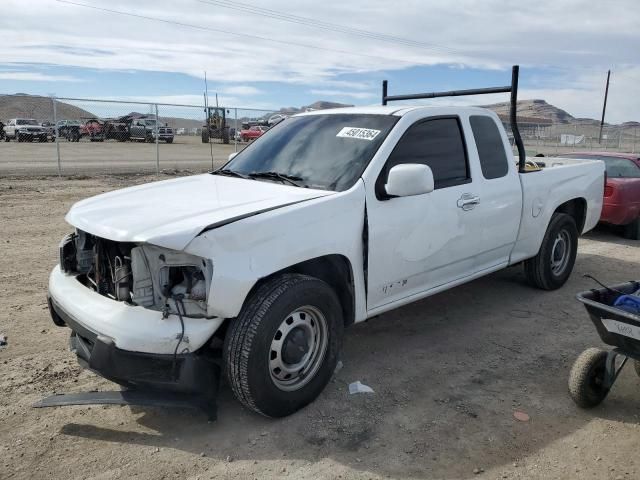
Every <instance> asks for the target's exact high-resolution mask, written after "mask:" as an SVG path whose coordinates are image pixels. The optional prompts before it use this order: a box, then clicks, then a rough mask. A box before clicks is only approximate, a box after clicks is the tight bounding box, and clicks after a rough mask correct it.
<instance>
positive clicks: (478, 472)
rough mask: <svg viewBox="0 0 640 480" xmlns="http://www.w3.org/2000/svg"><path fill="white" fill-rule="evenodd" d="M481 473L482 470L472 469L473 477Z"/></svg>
mask: <svg viewBox="0 0 640 480" xmlns="http://www.w3.org/2000/svg"><path fill="white" fill-rule="evenodd" d="M482 472H484V468H474V469H473V474H474V475H480V474H481V473H482Z"/></svg>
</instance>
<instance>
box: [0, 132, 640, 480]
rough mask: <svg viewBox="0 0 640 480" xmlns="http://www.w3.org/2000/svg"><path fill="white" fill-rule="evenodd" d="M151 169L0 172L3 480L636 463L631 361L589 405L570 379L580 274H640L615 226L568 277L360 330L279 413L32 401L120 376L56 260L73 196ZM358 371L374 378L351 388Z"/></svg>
mask: <svg viewBox="0 0 640 480" xmlns="http://www.w3.org/2000/svg"><path fill="white" fill-rule="evenodd" d="M43 146H44V145H43ZM155 178H156V177H143V176H129V177H94V178H87V177H77V178H64V177H63V178H56V177H49V178H44V177H42V178H28V179H27V178H20V177H13V178H0V221H1V222H2V224H1V227H0V231H1V232H2V237H1V240H2V241H1V242H0V249H1V250H0V262H1V263H0V311H2V312H3V313H2V315H0V334H4V335H7V336H8V345H7V346H5V347H0V392H2V395H0V424H1V425H2V428H0V478H2V479H4V478H7V479H8V478H11V479H30V480H32V479H39V478H65V479H76V478H77V479H81V478H82V479H88V478H90V479H129V478H154V479H160V478H187V479H196V478H199V479H213V478H237V479H247V478H248V479H253V478H256V479H271V478H292V479H317V478H322V479H324V478H327V479H329V478H330V479H338V478H341V479H369V478H373V479H378V478H412V479H414V478H416V479H417V478H447V479H453V478H482V479H484V478H487V479H489V478H491V479H494V478H519V479H525V478H526V479H532V478H533V479H536V478H548V479H558V478H576V479H589V478H593V479H625V480H626V479H638V478H640V460H638V457H637V446H638V438H639V435H640V429H639V428H638V423H639V421H640V402H639V401H638V400H639V398H638V395H637V393H638V387H640V380H639V379H638V378H637V377H636V375H635V373H634V372H633V369H631V368H626V369H625V370H624V371H623V372H622V375H621V377H620V378H619V380H618V382H617V384H616V385H615V387H614V389H613V391H612V392H611V394H610V396H609V398H608V399H607V400H606V401H605V402H604V403H603V404H602V405H601V406H599V407H598V408H596V409H594V410H591V411H582V410H579V409H578V408H576V407H575V406H574V404H573V403H572V402H571V400H570V399H569V397H568V395H567V387H566V383H567V376H568V372H569V368H570V366H571V363H572V362H573V360H574V359H575V357H576V356H577V355H578V354H579V352H581V351H582V350H583V349H585V348H587V347H589V346H597V345H600V341H599V338H598V337H597V334H596V332H595V330H594V328H593V326H592V324H591V323H590V321H589V320H588V316H587V314H586V311H585V310H584V308H583V307H582V306H581V304H579V303H578V302H577V301H576V300H575V298H574V295H575V293H576V292H579V291H582V290H585V289H588V288H591V287H592V286H593V284H592V282H591V281H589V280H587V279H584V278H582V277H581V274H583V273H591V274H593V275H595V276H596V277H598V278H599V279H601V280H602V281H604V282H612V283H613V282H619V281H625V280H628V279H634V278H639V277H640V273H639V268H638V267H639V264H640V249H639V248H638V246H637V245H638V244H637V242H633V241H627V240H623V239H621V238H619V237H617V236H616V235H615V234H613V233H612V232H608V231H596V232H593V233H590V234H589V235H587V236H586V237H584V238H583V239H581V241H580V250H579V254H578V259H577V263H576V268H575V271H574V275H573V276H572V278H571V279H570V281H569V282H568V283H567V285H566V286H565V287H563V288H562V289H560V290H558V291H555V292H541V291H537V290H534V289H532V288H529V287H528V286H527V285H526V284H525V282H524V276H523V274H522V271H521V269H520V268H510V269H507V270H505V271H502V272H498V273H496V274H493V275H490V276H488V277H486V278H483V279H480V280H476V281H474V282H472V283H469V284H467V285H464V286H461V287H458V288H456V289H453V290H451V291H448V292H444V293H442V294H438V295H435V296H433V297H431V298H429V299H426V300H422V301H419V302H417V303H415V304H413V305H410V306H407V307H404V308H401V309H398V310H396V311H394V312H391V313H388V314H385V315H382V316H380V317H377V318H375V319H372V320H370V321H368V322H365V323H362V324H358V325H355V326H353V327H351V328H349V329H348V330H347V332H346V335H345V347H344V352H343V356H342V361H343V363H344V367H343V368H342V369H341V370H340V371H339V372H338V373H337V374H336V375H335V377H334V379H333V380H332V382H331V383H330V384H329V386H328V387H327V388H326V390H325V391H324V392H323V394H322V395H321V396H320V398H319V399H318V400H317V401H316V402H314V403H313V404H312V405H310V406H309V407H307V408H305V409H303V410H302V411H300V412H298V413H297V414H295V415H292V416H291V417H288V418H285V419H280V420H269V419H266V418H262V417H260V416H257V415H255V414H252V413H250V412H248V411H246V410H244V409H243V408H242V407H241V406H240V405H239V404H238V403H237V402H236V401H235V400H234V398H233V396H232V394H231V392H230V390H229V389H228V387H227V386H225V385H223V386H222V388H221V392H220V398H219V420H218V421H217V422H214V423H208V422H207V420H206V418H205V417H204V416H203V415H201V414H200V413H197V412H190V411H176V410H169V409H159V408H155V409H154V408H147V409H143V408H133V407H119V406H108V407H107V406H105V407H103V406H92V407H60V408H56V409H33V408H31V405H32V404H33V403H34V402H35V401H37V400H39V399H40V398H42V397H43V396H46V395H49V394H52V393H53V392H72V391H88V390H92V389H105V390H106V389H111V388H113V387H114V386H113V384H110V383H109V382H108V381H106V380H103V379H101V378H99V377H97V376H96V375H94V374H92V373H90V372H88V371H84V370H82V369H81V368H80V367H79V366H78V365H77V363H76V361H75V359H74V356H73V355H72V354H71V353H70V352H69V351H68V350H67V338H68V334H69V331H68V330H67V329H64V328H57V327H55V326H54V325H53V324H52V323H51V321H50V319H49V315H48V312H47V308H46V302H45V294H46V288H47V276H48V273H49V271H50V270H51V268H52V267H53V266H54V264H55V263H56V258H57V246H58V242H59V240H60V238H61V237H62V236H63V235H64V234H65V233H67V232H68V231H69V229H70V227H69V226H68V225H66V224H65V222H64V220H63V217H64V214H65V212H66V211H67V210H68V208H69V207H70V206H71V204H72V203H73V202H75V201H77V200H79V199H81V198H84V197H87V196H90V195H94V194H97V193H100V192H103V191H108V190H112V189H115V188H120V187H123V186H126V185H131V184H134V183H141V182H144V181H150V180H153V179H155ZM356 380H360V381H362V382H363V383H365V384H367V385H369V386H371V387H372V388H373V389H374V390H375V393H373V394H366V395H364V394H363V395H349V394H348V384H349V383H350V382H353V381H356ZM517 410H520V411H524V412H526V413H527V414H528V415H529V416H530V420H529V421H528V422H520V421H517V420H516V419H515V418H514V416H513V414H514V412H515V411H517Z"/></svg>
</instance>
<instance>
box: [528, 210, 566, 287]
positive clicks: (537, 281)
mask: <svg viewBox="0 0 640 480" xmlns="http://www.w3.org/2000/svg"><path fill="white" fill-rule="evenodd" d="M577 251H578V229H577V228H576V222H575V220H574V219H573V217H572V216H570V215H567V214H566V213H554V214H553V216H552V217H551V221H550V222H549V226H548V227H547V231H546V233H545V234H544V238H543V239H542V245H541V246H540V251H539V252H538V255H536V256H535V257H533V258H530V259H528V260H525V262H524V271H525V275H526V276H527V280H528V282H529V283H530V284H531V285H533V286H534V287H537V288H541V289H543V290H556V289H558V288H560V287H561V286H563V285H564V284H565V282H566V281H567V279H568V278H569V276H570V275H571V272H572V270H573V265H574V264H575V262H576V253H577Z"/></svg>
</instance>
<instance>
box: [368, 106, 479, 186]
mask: <svg viewBox="0 0 640 480" xmlns="http://www.w3.org/2000/svg"><path fill="white" fill-rule="evenodd" d="M405 163H418V164H422V165H427V166H428V167H430V168H431V171H432V172H433V179H434V186H435V189H436V190H437V189H439V188H446V187H452V186H454V185H462V184H464V183H469V182H471V174H470V171H469V162H468V158H467V150H466V146H465V143H464V136H463V133H462V127H461V125H460V120H459V119H458V118H457V117H436V118H427V119H424V120H420V121H419V122H417V123H415V124H413V125H412V126H411V127H409V128H408V129H407V131H406V132H405V133H404V135H403V136H402V138H400V141H399V142H398V144H397V145H396V146H395V148H394V149H393V151H392V152H391V155H389V159H388V160H387V163H386V165H385V168H384V170H383V171H382V173H381V175H380V177H378V182H377V185H376V191H377V192H384V184H385V182H386V178H387V175H388V172H389V170H391V168H392V167H395V166H396V165H400V164H405ZM378 196H380V195H378Z"/></svg>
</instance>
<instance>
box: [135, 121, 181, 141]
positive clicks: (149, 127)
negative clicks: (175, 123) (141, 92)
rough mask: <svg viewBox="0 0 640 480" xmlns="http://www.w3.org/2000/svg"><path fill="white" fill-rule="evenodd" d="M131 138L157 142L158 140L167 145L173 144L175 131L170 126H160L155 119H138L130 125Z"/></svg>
mask: <svg viewBox="0 0 640 480" xmlns="http://www.w3.org/2000/svg"><path fill="white" fill-rule="evenodd" d="M129 138H130V139H131V140H142V141H145V142H155V141H156V139H157V140H160V141H162V142H165V143H172V142H173V129H172V128H170V127H169V126H168V125H160V124H159V122H158V121H157V120H156V119H155V118H144V117H143V118H138V119H134V120H132V121H131V124H130V125H129Z"/></svg>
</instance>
